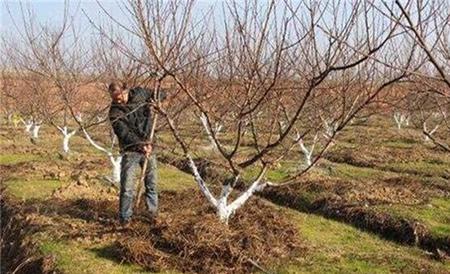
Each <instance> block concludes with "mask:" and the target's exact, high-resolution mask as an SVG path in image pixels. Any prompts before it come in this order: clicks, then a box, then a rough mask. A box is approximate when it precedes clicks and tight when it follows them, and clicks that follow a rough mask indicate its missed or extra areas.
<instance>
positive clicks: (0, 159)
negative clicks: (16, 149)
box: [0, 154, 42, 165]
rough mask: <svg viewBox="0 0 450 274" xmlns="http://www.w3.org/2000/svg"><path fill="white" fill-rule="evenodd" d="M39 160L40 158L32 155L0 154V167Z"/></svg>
mask: <svg viewBox="0 0 450 274" xmlns="http://www.w3.org/2000/svg"><path fill="white" fill-rule="evenodd" d="M40 159H42V158H40V157H39V156H37V155H32V154H2V155H0V165H15V164H19V163H24V162H31V161H37V160H40Z"/></svg>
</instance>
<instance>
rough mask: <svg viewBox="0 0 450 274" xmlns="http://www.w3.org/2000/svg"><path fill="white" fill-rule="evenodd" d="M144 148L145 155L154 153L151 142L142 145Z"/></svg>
mask: <svg viewBox="0 0 450 274" xmlns="http://www.w3.org/2000/svg"><path fill="white" fill-rule="evenodd" d="M142 150H143V151H144V153H145V156H148V155H150V154H151V153H152V150H153V147H152V145H151V144H146V145H144V146H143V147H142Z"/></svg>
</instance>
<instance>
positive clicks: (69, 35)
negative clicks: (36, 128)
mask: <svg viewBox="0 0 450 274" xmlns="http://www.w3.org/2000/svg"><path fill="white" fill-rule="evenodd" d="M20 7H21V16H20V18H19V20H21V21H20V24H21V28H22V29H19V27H17V25H18V24H17V23H16V27H17V28H18V30H19V31H21V32H23V33H24V34H23V35H21V36H20V42H19V43H17V41H16V40H17V39H19V38H16V39H11V40H10V41H9V43H8V44H7V45H8V48H9V49H10V54H11V55H12V56H13V57H12V60H14V62H15V67H16V68H17V71H20V72H21V73H22V74H26V75H27V77H28V78H30V79H39V81H40V82H41V83H44V84H45V86H46V88H37V89H34V90H33V94H34V96H35V97H36V98H37V99H38V100H37V101H39V98H44V97H50V98H49V100H50V101H47V102H50V105H51V106H52V107H50V106H49V107H46V108H43V109H42V112H41V114H42V116H43V117H42V120H44V121H45V122H47V123H48V124H50V125H52V126H54V128H56V129H57V130H58V131H59V132H61V134H62V135H63V141H62V151H63V152H64V153H66V154H67V153H69V152H70V145H69V142H70V139H71V138H72V137H73V136H74V135H75V134H76V133H77V132H78V130H79V127H78V123H77V122H79V121H78V120H79V119H80V118H81V117H80V116H79V113H81V111H80V110H81V109H82V108H83V103H84V101H85V100H88V98H87V95H86V94H83V90H85V89H86V87H87V86H88V85H89V84H90V83H92V82H94V81H95V80H96V75H95V74H94V70H93V62H92V58H93V54H92V53H93V52H92V51H91V47H89V46H88V45H89V41H86V37H84V36H82V35H81V34H80V30H79V29H77V28H76V26H75V24H74V16H75V15H74V14H75V13H76V11H75V12H73V13H72V12H71V9H70V5H69V3H68V2H66V3H65V8H64V13H63V18H62V22H61V23H60V24H50V23H45V24H42V23H38V22H37V21H36V18H35V16H34V15H33V10H32V8H31V6H30V5H26V4H23V3H21V5H20ZM11 17H12V15H11ZM13 41H14V42H13ZM38 83H39V82H37V81H36V82H35V83H34V85H35V86H36V85H37V84H38ZM41 101H43V100H41Z"/></svg>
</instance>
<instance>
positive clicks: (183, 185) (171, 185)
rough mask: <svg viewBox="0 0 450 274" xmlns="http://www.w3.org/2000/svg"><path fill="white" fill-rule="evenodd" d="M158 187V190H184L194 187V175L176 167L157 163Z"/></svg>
mask: <svg viewBox="0 0 450 274" xmlns="http://www.w3.org/2000/svg"><path fill="white" fill-rule="evenodd" d="M158 177H159V178H158V179H159V181H158V187H159V189H160V190H175V191H180V190H185V189H189V188H192V187H195V180H194V177H192V176H191V175H189V174H187V173H185V172H182V171H180V170H178V169H177V168H176V167H173V166H170V165H165V164H161V163H158Z"/></svg>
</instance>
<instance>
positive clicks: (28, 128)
mask: <svg viewBox="0 0 450 274" xmlns="http://www.w3.org/2000/svg"><path fill="white" fill-rule="evenodd" d="M22 123H23V124H24V126H25V132H27V133H31V128H32V127H33V121H32V120H27V121H24V120H22Z"/></svg>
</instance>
